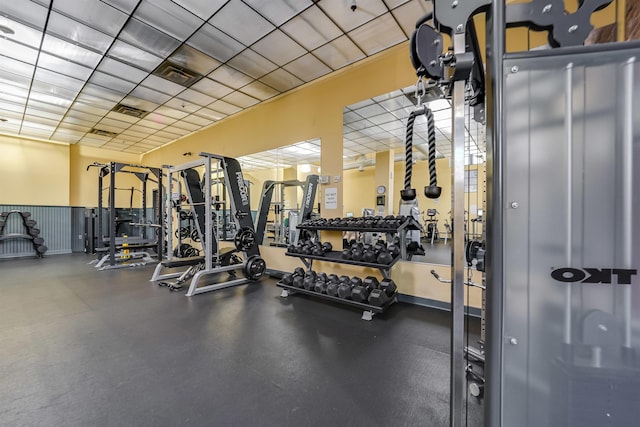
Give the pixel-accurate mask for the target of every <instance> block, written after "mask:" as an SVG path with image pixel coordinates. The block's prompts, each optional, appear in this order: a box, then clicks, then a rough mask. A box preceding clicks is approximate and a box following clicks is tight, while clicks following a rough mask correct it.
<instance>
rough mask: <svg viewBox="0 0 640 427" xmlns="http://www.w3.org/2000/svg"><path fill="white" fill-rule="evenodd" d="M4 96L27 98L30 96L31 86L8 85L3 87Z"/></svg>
mask: <svg viewBox="0 0 640 427" xmlns="http://www.w3.org/2000/svg"><path fill="white" fill-rule="evenodd" d="M2 95H3V96H5V95H13V96H18V97H20V98H25V99H26V98H27V97H28V96H29V86H26V85H20V86H16V85H11V84H7V85H5V86H3V87H2Z"/></svg>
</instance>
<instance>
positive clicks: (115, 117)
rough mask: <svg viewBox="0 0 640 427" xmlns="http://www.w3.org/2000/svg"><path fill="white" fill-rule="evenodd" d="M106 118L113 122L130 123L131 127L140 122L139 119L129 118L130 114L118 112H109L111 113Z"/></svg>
mask: <svg viewBox="0 0 640 427" xmlns="http://www.w3.org/2000/svg"><path fill="white" fill-rule="evenodd" d="M105 117H107V118H109V119H113V120H119V121H121V122H127V123H129V125H131V124H133V123H136V122H137V121H138V120H140V119H139V118H137V117H133V116H129V115H128V114H122V113H118V112H116V111H109V113H108V114H107V115H106V116H105Z"/></svg>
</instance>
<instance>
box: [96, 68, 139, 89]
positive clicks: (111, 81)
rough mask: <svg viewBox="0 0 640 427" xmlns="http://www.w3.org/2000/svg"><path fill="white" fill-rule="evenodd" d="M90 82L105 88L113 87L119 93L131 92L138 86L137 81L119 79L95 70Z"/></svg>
mask: <svg viewBox="0 0 640 427" xmlns="http://www.w3.org/2000/svg"><path fill="white" fill-rule="evenodd" d="M89 82H90V83H91V84H94V85H98V86H102V87H103V88H110V89H113V90H114V91H116V92H119V93H129V92H130V91H132V90H133V88H135V87H136V84H135V83H132V82H128V81H126V80H123V79H119V78H117V77H114V76H112V75H110V74H106V73H103V72H100V71H95V72H94V73H93V75H92V76H91V78H90V79H89Z"/></svg>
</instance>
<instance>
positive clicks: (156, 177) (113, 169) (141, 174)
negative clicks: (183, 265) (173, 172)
mask: <svg viewBox="0 0 640 427" xmlns="http://www.w3.org/2000/svg"><path fill="white" fill-rule="evenodd" d="M92 167H98V168H100V172H99V174H98V209H97V210H98V212H97V213H96V220H97V223H98V226H97V230H98V239H97V249H103V251H104V249H105V241H104V240H103V208H104V195H103V191H104V181H105V177H107V176H108V177H109V180H108V182H109V187H108V189H109V195H108V207H107V209H108V212H109V227H108V229H109V245H108V252H109V254H108V258H107V259H105V260H103V261H107V260H108V263H109V267H116V266H117V265H118V263H117V261H118V260H119V259H118V257H117V255H118V253H117V252H116V251H117V250H121V249H122V244H123V240H122V239H121V238H116V229H117V225H118V222H117V218H116V206H115V200H116V190H117V187H116V174H117V173H126V174H131V175H134V176H135V177H136V178H138V180H140V182H141V183H142V190H141V211H142V217H141V218H140V219H139V220H138V221H136V222H130V224H131V225H133V226H137V227H141V228H145V227H152V228H153V229H154V230H155V231H154V237H155V240H153V241H151V242H150V241H149V240H147V239H146V238H145V232H144V230H141V231H140V236H139V238H138V239H131V240H130V242H126V243H127V245H128V246H127V248H128V250H131V251H135V250H136V249H146V248H155V252H156V254H157V256H158V258H159V259H162V256H163V253H164V249H163V248H164V246H163V243H164V230H163V229H162V227H160V226H159V224H160V223H161V222H162V218H163V216H164V212H163V204H162V203H156V204H154V205H155V212H154V218H153V221H152V222H151V221H150V220H149V219H147V182H148V181H151V182H153V183H155V184H156V186H155V188H154V190H155V191H157V193H156V194H157V195H158V197H162V194H163V185H162V170H161V169H160V168H154V167H150V166H143V165H135V164H130V163H120V162H110V163H108V164H102V163H98V162H94V163H93V164H90V165H89V166H87V170H89V169H90V168H92ZM133 190H134V189H133V188H132V194H131V203H132V202H133ZM130 207H131V204H130ZM90 238H92V237H90Z"/></svg>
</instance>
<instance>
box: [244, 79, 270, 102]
mask: <svg viewBox="0 0 640 427" xmlns="http://www.w3.org/2000/svg"><path fill="white" fill-rule="evenodd" d="M240 90H241V91H242V92H244V93H246V94H247V95H251V96H252V97H254V98H258V99H260V100H261V101H264V100H265V99H269V98H273V97H274V96H276V95H278V94H279V93H280V92H278V91H277V90H275V89H273V88H272V87H271V86H267V85H266V84H264V83H260V82H259V81H254V82H252V83H249V84H248V85H246V86H244V87H242V88H241V89H240Z"/></svg>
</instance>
